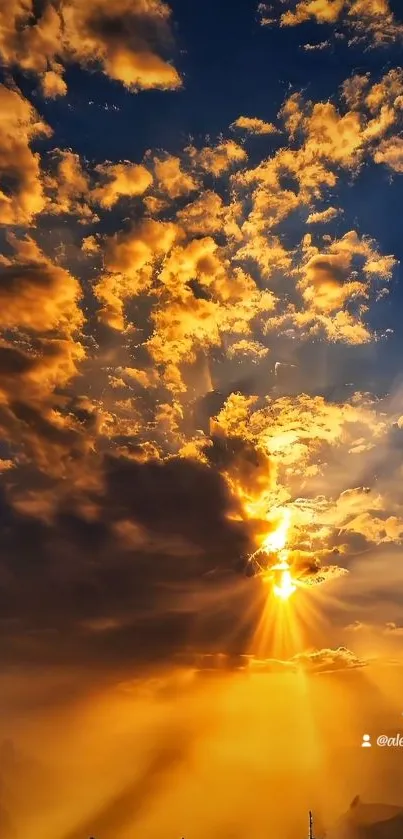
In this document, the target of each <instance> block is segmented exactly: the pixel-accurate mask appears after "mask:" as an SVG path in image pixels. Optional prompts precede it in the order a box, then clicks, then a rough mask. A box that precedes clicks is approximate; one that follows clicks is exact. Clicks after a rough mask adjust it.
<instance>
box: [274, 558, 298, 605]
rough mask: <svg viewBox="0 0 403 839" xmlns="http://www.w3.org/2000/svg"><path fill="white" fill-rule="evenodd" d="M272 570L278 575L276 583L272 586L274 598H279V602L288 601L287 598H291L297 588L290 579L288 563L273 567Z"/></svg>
mask: <svg viewBox="0 0 403 839" xmlns="http://www.w3.org/2000/svg"><path fill="white" fill-rule="evenodd" d="M272 570H273V571H274V572H275V573H276V572H277V574H279V576H278V582H277V583H274V585H273V592H274V594H275V595H276V597H279V598H280V600H288V598H289V597H291V595H292V594H294V592H295V591H296V589H297V586H296V585H295V583H294V581H293V579H292V576H291V572H290V569H289V565H288V563H287V562H282V563H280V564H279V565H275V566H274V568H273V569H272Z"/></svg>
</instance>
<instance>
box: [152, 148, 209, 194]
mask: <svg viewBox="0 0 403 839" xmlns="http://www.w3.org/2000/svg"><path fill="white" fill-rule="evenodd" d="M154 169H155V177H156V180H157V183H158V186H159V188H160V190H161V191H162V192H165V193H166V194H167V195H168V196H169V198H179V197H180V196H181V195H187V194H188V193H189V192H194V190H195V189H197V188H198V182H197V180H195V178H193V177H192V175H190V174H188V173H187V172H184V171H182V169H181V161H180V159H179V157H173V156H168V157H166V158H165V159H164V160H159V159H158V158H155V159H154Z"/></svg>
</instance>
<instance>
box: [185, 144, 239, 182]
mask: <svg viewBox="0 0 403 839" xmlns="http://www.w3.org/2000/svg"><path fill="white" fill-rule="evenodd" d="M185 151H186V152H187V154H188V155H189V158H190V160H191V161H193V163H194V164H195V165H196V166H198V167H200V168H201V169H202V170H203V171H205V172H209V173H210V174H211V175H215V176H216V177H219V176H220V175H223V174H224V172H226V171H227V170H228V169H230V168H231V167H233V166H236V165H237V164H239V163H244V162H245V161H246V160H247V157H248V155H247V153H246V151H245V149H243V148H242V146H240V145H238V143H235V142H234V141H233V140H225V141H223V142H222V143H218V145H217V146H211V147H210V146H205V148H203V149H196V148H195V147H194V146H188V148H187V149H185Z"/></svg>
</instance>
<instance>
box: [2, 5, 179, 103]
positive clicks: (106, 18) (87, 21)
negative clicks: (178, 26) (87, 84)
mask: <svg viewBox="0 0 403 839" xmlns="http://www.w3.org/2000/svg"><path fill="white" fill-rule="evenodd" d="M1 15H2V16H3V17H4V20H3V21H2V20H1V18H0V23H1V24H2V25H1V26H0V29H1V33H2V34H1V37H0V53H1V55H2V58H3V61H4V63H5V64H7V65H8V66H11V67H13V66H18V67H19V68H20V69H21V70H23V71H27V72H31V73H35V74H37V75H38V76H39V78H40V81H41V84H42V89H43V93H44V95H45V96H50V97H53V96H55V95H63V94H64V93H65V92H66V85H65V82H64V81H63V79H62V73H63V69H64V68H63V66H62V64H61V63H60V62H63V63H68V62H71V61H76V62H78V63H80V64H81V65H82V66H83V67H96V66H97V65H98V66H100V67H101V68H102V70H103V72H104V73H105V74H106V75H107V76H109V78H111V79H116V80H117V81H119V82H121V83H122V84H124V85H125V86H126V87H127V88H129V89H131V90H136V89H138V88H141V89H150V88H162V89H165V90H167V89H176V88H179V87H180V86H181V80H180V77H179V74H178V72H177V71H176V70H175V68H174V67H173V66H172V65H171V64H170V63H169V61H168V60H167V59H166V58H165V57H163V53H164V52H166V48H167V47H169V46H170V43H171V35H170V28H169V18H170V9H169V7H168V6H167V5H166V4H165V3H163V2H162V0H118V2H115V3H114V6H113V10H112V9H111V7H110V4H109V3H108V2H107V0H90V2H88V3H86V4H85V5H83V4H82V3H81V2H79V0H68V2H66V3H64V4H63V6H62V7H60V8H59V7H55V6H54V5H53V3H52V2H51V0H46V2H45V3H44V4H43V5H42V9H41V11H40V13H39V15H38V16H37V17H36V18H35V17H34V4H33V2H32V0H13V2H12V4H11V8H8V10H7V12H2V13H1Z"/></svg>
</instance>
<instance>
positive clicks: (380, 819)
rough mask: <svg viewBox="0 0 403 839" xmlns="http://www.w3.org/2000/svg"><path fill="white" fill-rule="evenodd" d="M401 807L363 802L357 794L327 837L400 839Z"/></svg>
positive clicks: (402, 814)
mask: <svg viewBox="0 0 403 839" xmlns="http://www.w3.org/2000/svg"><path fill="white" fill-rule="evenodd" d="M402 837H403V807H394V806H392V805H389V804H364V803H363V802H362V801H361V800H360V798H359V796H357V798H355V799H354V801H352V803H351V805H350V809H349V810H348V811H347V813H345V814H344V815H343V816H342V817H341V819H339V821H338V822H337V823H336V824H335V825H334V827H333V828H331V830H329V832H328V834H327V839H402Z"/></svg>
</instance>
